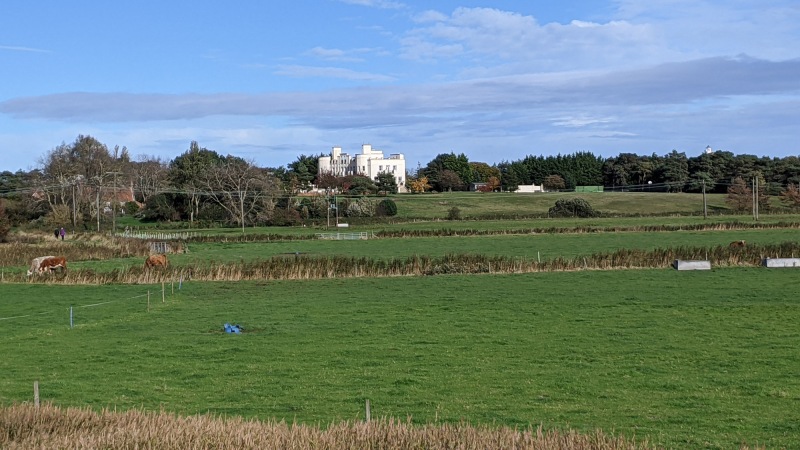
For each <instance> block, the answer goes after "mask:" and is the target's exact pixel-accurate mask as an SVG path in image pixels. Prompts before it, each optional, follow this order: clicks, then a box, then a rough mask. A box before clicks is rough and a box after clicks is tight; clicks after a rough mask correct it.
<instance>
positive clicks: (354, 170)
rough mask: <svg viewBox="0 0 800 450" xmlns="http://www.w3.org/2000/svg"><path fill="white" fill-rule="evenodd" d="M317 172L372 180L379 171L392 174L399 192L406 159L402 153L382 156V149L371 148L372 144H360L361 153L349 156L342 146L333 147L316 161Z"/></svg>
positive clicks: (403, 181) (376, 176) (402, 188)
mask: <svg viewBox="0 0 800 450" xmlns="http://www.w3.org/2000/svg"><path fill="white" fill-rule="evenodd" d="M318 167H319V169H318V170H319V174H320V175H323V174H330V175H333V176H337V177H343V176H346V175H363V176H365V177H369V178H371V179H373V180H377V179H378V175H379V174H381V173H384V172H386V173H391V174H392V175H394V179H395V182H396V183H397V187H398V190H399V191H400V192H404V191H405V185H406V160H405V158H404V157H403V154H402V153H396V154H391V155H389V157H388V158H386V157H384V156H383V151H381V150H377V149H373V148H372V145H370V144H364V145H362V146H361V154H360V155H355V156H350V155H349V154H347V153H342V147H333V149H332V150H331V155H330V156H323V157H321V158H320V159H319V162H318Z"/></svg>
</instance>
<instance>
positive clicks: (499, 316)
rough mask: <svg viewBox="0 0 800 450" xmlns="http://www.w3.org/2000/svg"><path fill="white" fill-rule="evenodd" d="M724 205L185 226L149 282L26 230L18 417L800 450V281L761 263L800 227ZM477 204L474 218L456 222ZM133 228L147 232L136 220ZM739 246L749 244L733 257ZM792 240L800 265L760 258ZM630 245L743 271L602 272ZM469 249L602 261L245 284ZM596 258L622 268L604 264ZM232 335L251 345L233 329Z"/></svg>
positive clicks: (5, 328)
mask: <svg viewBox="0 0 800 450" xmlns="http://www.w3.org/2000/svg"><path fill="white" fill-rule="evenodd" d="M576 195H577V196H581V197H583V198H587V199H588V200H589V201H590V202H591V204H592V206H594V207H595V208H596V209H597V210H599V211H601V212H602V213H604V214H606V215H607V216H605V217H599V218H592V219H550V218H545V217H543V216H544V215H545V214H546V212H547V209H548V208H549V207H550V206H552V205H553V203H554V202H555V200H557V199H558V198H563V197H569V196H576ZM701 198H702V197H701V196H700V195H698V194H640V193H602V194H597V193H592V194H541V195H538V194H537V195H520V194H491V195H486V194H478V193H469V194H468V193H458V194H456V193H453V194H449V193H448V194H432V195H420V196H416V195H402V196H397V197H396V201H397V204H398V211H399V214H398V217H396V218H394V219H392V220H391V221H387V222H385V223H373V224H370V225H359V224H357V223H353V224H351V226H350V227H349V228H347V229H339V230H338V231H341V232H360V231H368V232H370V233H375V235H376V236H377V238H376V239H368V240H355V241H332V240H322V239H316V238H315V234H316V233H322V232H332V231H336V230H335V229H327V228H326V227H325V226H319V225H317V226H308V227H286V228H246V229H245V232H244V236H242V234H243V233H242V231H241V229H237V228H212V229H202V230H192V229H188V228H180V227H176V226H175V225H174V224H173V225H167V226H164V227H163V230H164V231H166V232H170V231H173V230H176V229H177V230H180V231H189V232H192V233H195V234H194V235H195V236H196V238H194V239H189V240H188V241H187V242H186V245H185V248H186V249H187V250H188V251H187V252H186V253H177V254H171V255H169V257H170V262H171V267H170V268H169V269H168V270H166V271H153V272H148V271H145V270H144V269H142V267H141V266H142V263H143V261H144V256H145V255H146V254H147V252H148V249H147V245H146V244H143V243H142V242H140V241H138V240H133V239H129V240H125V239H114V240H111V239H109V238H108V236H100V235H95V234H91V233H80V232H79V233H72V232H70V233H69V234H68V239H67V240H66V241H64V242H60V241H55V240H52V238H51V237H50V236H49V233H45V232H36V231H27V232H22V233H19V234H18V235H16V236H17V240H18V242H15V243H11V244H3V245H2V246H0V354H2V355H3V356H4V358H0V373H2V374H3V376H2V377H0V407H3V406H7V405H12V404H16V403H19V402H28V401H30V400H31V398H32V386H33V382H34V381H38V382H39V385H40V391H41V396H42V400H43V401H45V402H52V404H53V405H55V406H60V407H89V408H92V409H94V410H98V409H101V408H111V409H114V408H117V409H119V410H121V411H130V410H134V409H144V410H147V411H167V412H170V413H175V414H180V415H192V414H202V413H211V414H212V415H219V416H221V417H231V418H233V417H236V418H238V417H241V418H244V419H248V418H258V419H263V420H278V421H280V420H286V421H287V422H289V423H291V422H293V421H297V422H298V423H300V424H304V425H308V426H319V427H320V428H325V427H328V426H330V425H331V424H333V423H336V422H338V421H346V422H348V423H358V422H359V421H362V420H363V419H364V418H365V417H364V414H365V411H364V405H365V402H366V400H367V399H369V400H370V402H371V405H372V416H373V418H381V417H384V418H395V419H400V420H402V421H404V422H405V421H409V423H410V424H414V425H417V426H423V425H431V426H440V425H445V426H446V425H447V424H456V423H458V424H473V425H476V426H488V427H512V428H513V427H520V429H528V428H527V427H533V429H536V428H537V427H539V426H542V427H543V429H544V430H559V431H562V432H566V430H578V431H579V432H581V433H585V434H584V435H585V436H591V433H593V432H594V431H595V430H602V431H603V432H605V433H611V434H621V435H622V436H625V437H626V438H635V439H636V440H637V441H641V440H643V439H646V440H647V441H648V442H649V443H652V444H656V445H659V446H664V447H672V448H734V447H739V446H741V445H749V446H766V447H767V448H790V447H793V446H794V444H795V441H796V436H797V435H800V428H799V427H800V426H799V425H798V424H800V415H798V412H797V411H800V409H798V408H797V404H798V401H800V381H798V380H800V377H798V375H800V356H798V354H797V352H796V348H797V347H798V345H799V344H800V331H799V330H798V327H797V323H798V319H800V312H798V311H800V310H798V308H797V300H796V293H797V292H798V288H800V279H798V277H797V275H796V273H795V272H794V271H793V270H791V269H784V270H780V269H771V270H770V269H764V268H761V267H756V266H755V264H756V263H755V261H760V258H761V257H777V256H781V257H790V256H792V257H794V256H798V255H795V254H794V251H795V250H797V246H796V242H797V241H798V239H797V235H798V228H800V216H797V215H783V214H775V215H762V216H761V217H760V219H759V220H758V221H754V220H753V219H752V217H749V216H746V215H717V214H720V213H724V212H726V211H727V210H726V207H725V204H724V197H723V196H719V195H717V196H714V195H710V196H709V199H708V200H709V210H710V212H711V215H710V217H709V218H708V219H703V217H702V203H701ZM454 206H455V207H458V208H459V209H460V210H461V215H462V217H463V219H464V220H456V221H448V220H442V218H444V217H445V216H446V215H447V211H448V210H449V209H450V208H452V207H454ZM613 215H619V217H609V216H613ZM505 216H508V217H514V218H513V219H507V220H500V218H501V217H505ZM120 224H124V225H126V226H133V227H134V228H137V229H138V228H139V225H137V224H136V222H134V221H132V220H131V219H130V218H127V217H126V218H123V219H121V220H120ZM158 228H160V226H154V225H153V224H141V229H151V230H152V229H158ZM39 234H42V235H41V236H40V235H39ZM735 240H746V241H747V243H748V247H747V249H745V250H731V249H729V248H728V243H730V242H731V241H735ZM778 244H781V245H780V246H778ZM784 244H790V245H784ZM776 248H781V249H784V250H781V251H785V252H786V253H789V254H780V255H778V254H776V255H772V254H764V255H762V254H761V253H762V252H764V251H765V250H767V249H770V250H769V252H775V251H777V250H774V249H776ZM626 249H628V250H631V251H642V252H652V253H653V254H655V255H656V258H655V259H658V254H660V255H661V258H662V259H663V255H665V254H670V255H672V253H671V252H673V250H675V249H677V251H678V252H681V251H690V250H691V251H693V252H694V255H695V256H696V255H697V254H698V253H697V251H698V249H700V251H701V253H699V254H702V251H703V250H705V252H706V253H705V254H706V257H708V255H715V256H714V257H715V258H719V259H720V260H722V259H725V260H726V261H729V263H727V264H722V265H730V266H734V267H725V268H722V267H721V266H717V265H715V268H714V270H712V271H710V272H676V271H674V270H671V269H669V268H667V265H668V263H669V262H670V261H667V260H664V261H663V262H664V264H663V267H662V266H654V265H650V266H647V265H641V266H637V265H636V264H633V265H629V266H627V267H660V268H656V269H636V270H630V269H629V270H580V268H581V267H596V268H600V267H604V268H607V267H611V266H608V265H605V263H603V261H604V259H603V258H605V256H603V255H604V254H608V253H610V252H616V251H619V250H626ZM786 249H788V250H786ZM662 250H663V251H662ZM659 252H660V253H659ZM798 253H800V250H798ZM41 254H63V255H67V256H68V258H69V261H70V263H69V267H70V272H69V274H68V275H67V276H66V277H61V278H59V276H53V277H45V278H42V279H36V280H31V279H28V278H26V277H25V276H24V272H25V270H26V269H27V268H28V263H29V261H30V258H32V257H33V256H38V255H41ZM678 254H680V253H678ZM449 255H476V256H477V257H479V258H480V257H486V258H491V257H497V258H512V259H513V258H519V259H521V260H527V261H541V262H542V263H543V264H547V263H549V262H554V263H555V262H558V261H562V260H566V259H572V260H577V259H582V261H583V265H582V266H581V265H579V266H575V265H569V264H566V265H565V264H561V266H560V267H562V268H561V269H559V270H561V271H554V272H552V271H546V272H536V271H534V273H526V274H519V273H517V274H498V273H494V274H480V275H452V274H451V275H434V276H387V275H385V274H384V275H381V277H379V278H370V277H366V276H364V275H355V276H354V277H353V275H343V274H339V275H336V276H339V277H341V278H337V277H336V276H334V277H333V278H330V276H331V275H330V274H329V275H328V278H327V279H306V280H289V279H281V280H277V279H275V280H273V279H272V278H273V277H271V276H263V277H262V275H260V274H262V273H263V272H259V271H255V272H254V273H256V275H257V276H256V277H254V279H253V280H252V281H242V280H244V279H246V278H237V275H236V273H241V272H242V269H241V268H242V267H244V268H245V269H246V270H250V269H252V268H253V267H251V266H248V265H256V266H257V265H258V264H259V263H260V262H265V263H267V262H272V263H273V264H282V261H286V262H287V264H286V266H289V265H291V264H293V263H292V261H294V262H297V261H298V260H299V261H300V264H299V265H298V266H297V270H298V271H300V272H302V271H303V270H304V266H303V263H302V262H303V260H304V259H305V258H307V259H308V261H310V263H309V264H316V263H317V262H320V261H322V262H323V263H324V261H325V260H326V258H328V259H329V260H331V261H338V260H336V259H335V258H340V257H345V258H363V259H364V260H368V261H383V260H386V261H388V260H392V259H401V258H414V257H417V256H422V257H426V258H447V257H448V256H449ZM592 255H595V256H597V255H599V257H598V258H599V259H598V258H595V259H596V260H599V261H600V265H595V266H586V261H587V259H589V261H590V262H591V261H592V260H593V259H592ZM745 255H746V257H745ZM623 256H624V255H623ZM640 256H641V255H640ZM581 257H582V258H581ZM644 257H646V258H647V257H649V256H647V254H645V255H644ZM731 257H732V259H731ZM623 259H624V258H623ZM651 259H652V258H651ZM273 260H274V261H273ZM342 261H344V260H342ZM434 263H435V264H443V265H444V266H445V267H444V271H434V272H432V273H437V274H440V273H453V272H447V267H446V265H447V263H446V262H445V263H442V262H441V261H437V262H434ZM379 265H380V264H378V266H379ZM225 266H228V267H235V268H234V269H233V271H232V274H233V276H232V277H230V278H225V277H222V278H214V277H211V278H204V279H231V280H240V281H225V282H212V281H204V282H200V281H193V280H192V279H190V278H188V277H187V278H185V279H184V281H185V282H182V283H179V281H178V280H179V278H178V275H180V276H183V274H184V273H194V274H199V273H200V272H201V270H200V269H201V268H206V269H205V271H206V272H209V273H212V274H213V272H215V271H221V270H222V268H224V267H225ZM557 266H558V264H554V265H553V267H557ZM735 266H741V267H735ZM745 266H747V267H745ZM248 267H250V269H248ZM266 267H273V268H274V267H276V266H274V265H273V266H266ZM576 267H577V270H576ZM614 267H626V266H625V265H624V262H623V265H622V266H614ZM565 270H566V271H565ZM237 271H238V272H237ZM358 272H359V269H358V268H356V273H358ZM331 273H334V272H331ZM416 273H427V272H424V271H423V272H416ZM103 274H132V276H131V277H128V278H125V277H124V276H120V277H117V278H114V277H110V276H109V277H107V278H103ZM95 275H97V276H95ZM268 275H271V274H268ZM344 276H347V277H348V278H344ZM275 278H277V277H275ZM307 278H314V277H313V276H309V277H307ZM323 278H324V277H323ZM103 279H106V280H109V279H114V280H128V281H125V283H118V284H105V285H103V284H102V281H100V280H103ZM198 279H199V277H198ZM81 280H83V281H81ZM92 280H95V281H92ZM161 280H167V281H166V283H165V284H163V285H162V284H161V283H157V282H155V281H161ZM87 282H88V283H89V284H80V283H87ZM126 283H127V284H126ZM162 286H163V287H164V288H165V293H164V301H163V302H162ZM148 293H149V306H148ZM70 307H71V310H72V318H73V321H74V328H72V329H70V327H69V325H70ZM224 323H237V324H240V325H241V326H243V328H244V330H245V331H244V333H243V334H241V335H230V334H226V333H224V332H223V329H222V326H223V324H224ZM67 420H69V419H67ZM22 422H25V421H24V420H23V421H22ZM46 426H47V425H45V427H46ZM32 433H33V434H36V433H35V432H32ZM359 433H360V432H359ZM556 439H557V438H556ZM41 446H46V445H45V444H43V443H42V444H41ZM623 447H625V446H624V445H621V446H620V447H617V448H623Z"/></svg>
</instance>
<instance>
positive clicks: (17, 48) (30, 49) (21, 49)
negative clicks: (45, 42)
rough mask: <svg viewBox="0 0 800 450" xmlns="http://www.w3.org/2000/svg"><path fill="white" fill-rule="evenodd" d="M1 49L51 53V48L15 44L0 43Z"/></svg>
mask: <svg viewBox="0 0 800 450" xmlns="http://www.w3.org/2000/svg"><path fill="white" fill-rule="evenodd" d="M0 50H9V51H14V52H34V53H50V50H42V49H40V48H32V47H18V46H13V45H0Z"/></svg>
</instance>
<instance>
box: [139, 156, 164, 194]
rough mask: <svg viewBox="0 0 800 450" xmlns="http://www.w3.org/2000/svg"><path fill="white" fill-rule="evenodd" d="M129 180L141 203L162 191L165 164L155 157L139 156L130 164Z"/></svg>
mask: <svg viewBox="0 0 800 450" xmlns="http://www.w3.org/2000/svg"><path fill="white" fill-rule="evenodd" d="M132 167H133V168H132V171H131V179H132V184H133V187H134V190H135V192H136V193H138V195H139V196H140V198H141V199H142V203H146V202H147V199H148V198H150V197H151V196H153V195H156V194H158V193H159V192H161V191H163V190H164V187H165V184H166V181H167V163H165V162H164V161H162V160H161V159H160V158H158V157H156V156H147V155H139V156H138V157H137V161H136V162H135V163H133V164H132Z"/></svg>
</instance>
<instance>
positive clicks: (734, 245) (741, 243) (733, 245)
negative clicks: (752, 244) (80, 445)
mask: <svg viewBox="0 0 800 450" xmlns="http://www.w3.org/2000/svg"><path fill="white" fill-rule="evenodd" d="M745 246H747V243H746V242H745V241H733V242H731V244H730V246H729V247H730V248H744V247H745Z"/></svg>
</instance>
